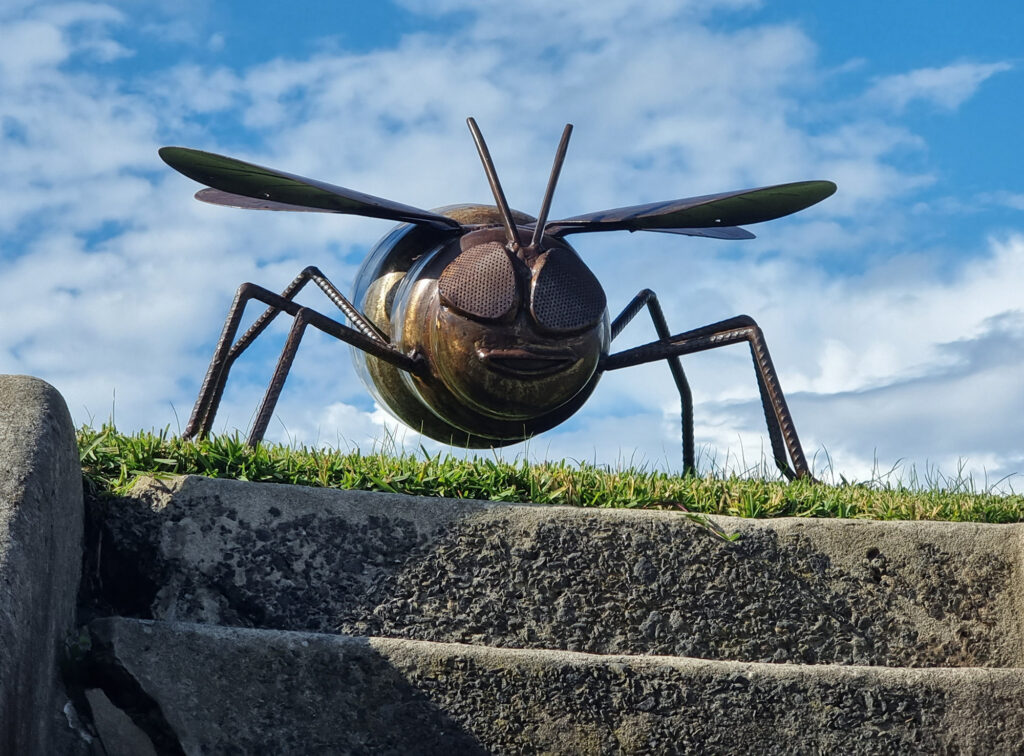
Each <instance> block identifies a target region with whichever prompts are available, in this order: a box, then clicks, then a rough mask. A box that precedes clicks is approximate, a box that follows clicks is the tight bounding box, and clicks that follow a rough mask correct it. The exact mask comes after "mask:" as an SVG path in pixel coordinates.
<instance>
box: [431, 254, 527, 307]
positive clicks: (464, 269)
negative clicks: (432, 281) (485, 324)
mask: <svg viewBox="0 0 1024 756" xmlns="http://www.w3.org/2000/svg"><path fill="white" fill-rule="evenodd" d="M437 293H438V294H439V295H440V297H441V301H442V302H443V303H444V304H446V305H448V306H449V307H451V308H452V309H454V310H457V311H458V312H461V313H462V314H463V315H468V316H469V317H471V318H475V319H477V320H501V319H502V318H503V317H505V316H506V315H508V314H509V313H511V312H513V311H514V310H515V308H516V303H517V302H518V299H519V294H518V290H517V287H516V272H515V269H514V268H513V267H512V260H511V259H509V256H508V252H506V251H505V246H504V245H503V244H501V243H500V242H496V241H495V242H485V243H484V244H477V245H476V246H475V247H470V248H469V249H467V250H466V251H465V252H462V253H460V254H459V256H458V257H456V258H455V259H454V260H452V261H451V262H450V263H448V266H447V267H446V268H445V269H444V270H443V271H442V272H441V276H440V278H438V279H437Z"/></svg>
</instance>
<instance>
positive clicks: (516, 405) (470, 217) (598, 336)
mask: <svg viewBox="0 0 1024 756" xmlns="http://www.w3.org/2000/svg"><path fill="white" fill-rule="evenodd" d="M434 212H436V213H438V214H441V215H444V216H446V217H450V218H454V219H455V220H457V221H459V223H460V224H462V225H463V226H467V227H473V226H481V227H482V230H481V231H477V232H471V234H470V235H467V236H463V237H458V238H452V237H451V236H450V235H447V234H445V233H443V232H439V231H437V230H435V229H431V228H425V227H423V226H417V225H412V224H402V225H400V226H397V227H396V228H394V229H393V230H392V231H391V232H390V233H389V234H387V235H386V236H385V237H384V238H383V239H381V241H380V242H378V243H377V245H376V246H375V247H374V248H373V250H372V251H371V252H370V254H369V256H368V257H367V258H366V260H365V261H364V262H363V265H362V267H360V269H359V272H358V274H357V275H356V280H355V286H354V289H353V296H352V302H353V303H354V304H355V306H356V307H357V308H358V309H359V310H360V311H361V312H362V313H363V314H364V315H365V316H366V318H367V319H368V320H370V321H371V322H372V323H373V324H374V325H375V326H376V327H377V328H379V329H380V330H381V332H382V333H383V334H384V335H385V336H387V337H388V339H389V340H390V342H391V343H392V344H393V345H394V346H395V347H396V348H397V349H399V350H400V351H401V352H403V353H404V354H409V355H422V356H423V358H424V359H425V362H426V364H427V365H429V366H430V369H429V370H427V371H425V372H423V373H421V374H416V373H410V372H408V371H405V370H401V369H399V368H397V367H395V366H394V365H392V364H389V363H387V362H385V361H383V360H381V359H379V358H377V357H374V356H372V355H369V354H367V353H366V352H364V351H363V350H361V349H358V348H355V347H353V348H352V357H353V360H354V361H355V364H356V369H357V371H358V373H359V375H360V377H361V378H362V380H363V383H364V384H365V386H366V388H367V390H368V391H369V392H370V393H371V395H372V396H373V397H374V398H375V399H376V400H377V402H378V403H379V404H380V405H381V406H382V407H385V408H387V409H388V410H389V411H390V412H391V413H392V414H393V415H394V416H395V417H396V418H398V419H399V420H401V421H402V422H403V423H405V424H406V425H408V426H410V427H411V428H414V429H416V430H418V431H419V432H421V433H423V434H425V435H427V436H430V437H431V438H434V439H437V440H439V441H444V442H446V443H452V444H456V445H459V446H466V447H471V448H486V447H492V446H504V445H507V444H512V443H516V442H518V441H522V440H523V439H526V438H529V437H530V436H534V435H536V434H538V433H542V432H543V431H546V430H549V429H550V428H553V427H555V426H556V425H558V424H559V423H561V422H563V421H564V420H566V419H567V418H568V417H570V416H571V415H572V414H573V413H575V412H576V411H577V410H578V409H579V408H580V407H581V406H583V403H584V402H585V401H586V400H587V398H588V397H589V396H590V393H591V392H592V391H593V390H594V387H595V386H596V384H597V381H598V378H599V376H600V374H599V373H598V372H597V366H598V364H599V362H600V360H601V358H602V357H604V356H605V355H606V354H607V353H608V344H609V342H610V341H611V338H610V330H609V319H608V313H607V310H606V309H605V310H604V311H603V312H602V314H601V317H600V319H599V322H598V323H597V324H595V325H594V326H593V327H590V328H587V329H585V330H584V331H582V332H577V333H572V334H568V335H566V334H551V333H545V332H544V330H543V328H542V327H541V326H540V325H538V324H537V323H536V322H534V321H533V319H532V318H531V317H530V310H529V307H528V305H527V302H525V301H521V302H517V303H516V304H517V311H516V313H515V314H514V316H513V317H512V318H511V319H509V320H508V321H507V322H504V323H498V324H494V323H489V324H487V325H484V326H481V324H480V323H479V322H477V321H475V320H473V319H470V318H467V317H464V316H462V315H460V314H459V313H458V312H457V311H454V310H453V309H452V308H450V307H447V306H445V305H443V304H442V301H441V297H440V296H439V294H438V279H439V277H440V276H441V275H442V273H443V272H444V270H445V268H446V267H447V266H449V265H450V264H451V263H452V261H453V260H454V259H455V258H456V257H457V256H458V255H459V254H461V253H462V252H463V251H465V250H466V249H472V248H474V246H476V244H474V242H476V243H480V242H483V243H486V241H488V240H489V241H493V238H492V237H497V238H499V239H503V238H504V237H503V232H501V231H500V227H499V224H500V223H501V219H500V215H499V211H498V209H497V207H491V206H485V205H458V206H452V207H445V208H440V209H437V210H434ZM514 215H515V217H516V219H517V222H520V223H531V222H533V221H534V219H533V218H531V217H530V216H527V215H524V214H522V213H514ZM494 229H499V230H498V231H497V233H494V231H493V230H494ZM489 231H490V233H489ZM474 233H475V239H474V237H473V234H474ZM529 233H532V229H530V228H520V229H519V234H520V236H521V237H522V238H528V235H529ZM467 238H468V239H469V243H468V244H467ZM544 246H545V249H551V248H554V247H557V248H559V250H560V251H564V252H565V253H566V254H572V255H573V256H574V257H575V258H576V259H577V260H579V257H578V255H577V254H576V252H575V250H573V249H572V247H571V246H569V245H568V244H567V243H565V242H564V241H562V240H555V239H547V240H545V244H544ZM582 264H583V263H582V260H580V265H582ZM595 282H596V279H595ZM499 355H505V357H504V358H503V357H502V356H499ZM503 360H504V361H503Z"/></svg>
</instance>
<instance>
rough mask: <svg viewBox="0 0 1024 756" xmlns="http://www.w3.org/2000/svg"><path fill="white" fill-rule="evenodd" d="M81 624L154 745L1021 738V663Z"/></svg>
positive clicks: (658, 749)
mask: <svg viewBox="0 0 1024 756" xmlns="http://www.w3.org/2000/svg"><path fill="white" fill-rule="evenodd" d="M90 629H91V633H92V643H93V656H94V659H95V664H96V667H97V669H98V670H100V672H102V671H103V670H106V676H105V679H106V680H107V681H108V691H107V692H108V694H109V696H110V699H111V700H112V701H114V702H115V704H117V703H118V702H119V701H121V702H122V703H123V704H126V705H127V706H128V707H129V708H130V709H133V711H134V716H135V718H136V720H137V722H141V726H142V729H144V730H147V731H149V732H151V733H154V735H155V737H156V738H157V739H158V740H160V741H161V742H162V743H163V750H160V752H162V753H175V752H178V753H185V754H207V753H273V754H317V753H332V754H333V753H347V754H411V753H415V754H446V755H447V754H456V753H457V754H484V753H560V754H561V753H564V754H613V753H729V754H738V753H757V754H764V753H786V754H791V753H843V754H876V753H877V754H891V753H1016V752H1019V747H1020V744H1021V743H1022V742H1024V714H1022V711H1021V707H1020V701H1021V700H1024V698H1022V697H1024V671H1022V670H1006V669H950V668H946V669H891V668H884V667H857V666H837V665H820V666H809V665H791V664H761V663H738V662H722V661H707V660H698V659H686V658H673V657H636V656H610V657H601V656H595V655H589V654H581V653H573V652H558V651H542V650H521V649H495V648H483V647H479V646H469V645H463V644H439V643H431V642H424V641H408V640H396V639H385V638H353V637H349V636H343V635H325V634H313V633H300V632H288V631H266V630H251V629H243V628H226V627H215V626H210V625H195V624H182V623H164V622H147V621H138V620H127V619H119V618H113V619H104V620H97V621H96V622H94V623H93V624H92V625H91V628H90ZM113 680H117V681H120V682H117V683H114V682H110V681H113ZM132 686H135V687H134V690H135V692H134V694H132V695H128V696H125V695H124V693H125V689H126V688H129V687H132ZM140 701H145V705H144V706H142V705H140V704H139V702H140ZM995 712H998V715H995ZM116 745H117V744H116V743H114V742H111V743H108V744H107V746H108V747H111V748H115V747H116ZM179 749H180V750H179Z"/></svg>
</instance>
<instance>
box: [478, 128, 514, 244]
mask: <svg viewBox="0 0 1024 756" xmlns="http://www.w3.org/2000/svg"><path fill="white" fill-rule="evenodd" d="M466 123H467V124H469V131H470V133H471V134H472V135H473V141H474V142H476V151H477V152H479V153H480V161H481V162H482V163H483V164H484V171H485V172H486V173H487V183H489V184H490V185H491V193H492V194H494V201H495V202H496V203H497V204H498V211H499V212H500V213H501V222H502V223H504V224H505V237H506V238H507V239H508V247H509V249H510V250H511V251H512V252H518V251H519V236H518V235H517V234H516V224H515V221H514V220H513V219H512V210H511V209H509V206H508V202H507V201H506V200H505V193H504V192H503V191H501V184H500V183H498V174H497V172H496V171H495V170H494V163H493V162H491V153H490V152H488V151H487V144H486V142H484V135H483V134H481V133H480V127H478V126H477V125H476V121H475V120H474V119H473V118H472V117H469V118H467V119H466Z"/></svg>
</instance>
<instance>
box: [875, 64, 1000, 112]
mask: <svg viewBox="0 0 1024 756" xmlns="http://www.w3.org/2000/svg"><path fill="white" fill-rule="evenodd" d="M1012 68H1013V66H1012V65H1011V64H1009V63H1006V62H999V63H971V62H963V63H954V64H951V65H948V66H943V67H942V68H919V69H917V70H915V71H909V72H908V73H903V74H895V75H893V76H885V77H882V78H880V79H878V80H877V81H876V82H875V83H874V85H873V86H872V87H871V88H870V89H869V90H868V92H867V94H866V96H867V98H868V99H869V100H875V101H878V102H881V103H884V104H886V105H889V106H891V107H894V108H896V109H897V110H902V109H903V108H905V107H906V106H907V105H909V104H910V103H911V102H914V101H916V100H920V101H922V102H926V103H929V104H931V105H935V106H937V107H940V108H943V109H945V110H955V109H957V108H958V107H960V105H962V104H963V103H964V102H965V101H966V100H968V99H969V98H970V97H972V96H973V95H974V93H975V92H976V91H977V90H978V87H980V86H981V85H982V84H983V83H984V82H985V81H986V80H987V79H989V78H991V77H992V76H994V75H995V74H997V73H1001V72H1003V71H1009V70H1011V69H1012Z"/></svg>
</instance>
